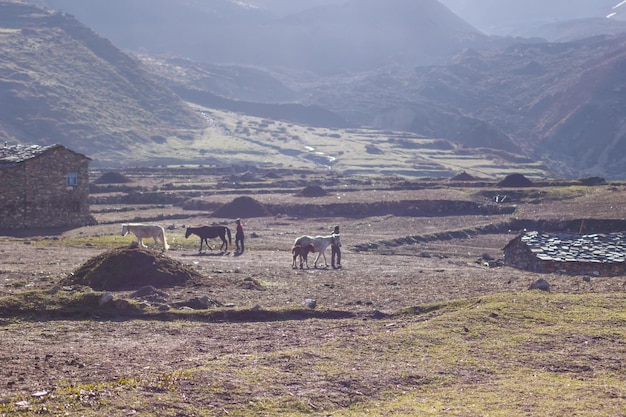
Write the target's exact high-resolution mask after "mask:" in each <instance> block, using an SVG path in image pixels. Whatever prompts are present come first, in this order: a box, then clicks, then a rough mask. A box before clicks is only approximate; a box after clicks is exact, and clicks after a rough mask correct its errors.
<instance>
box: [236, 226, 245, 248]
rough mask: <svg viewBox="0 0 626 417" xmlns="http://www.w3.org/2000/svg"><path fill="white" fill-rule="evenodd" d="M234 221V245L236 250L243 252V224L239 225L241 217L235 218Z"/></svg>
mask: <svg viewBox="0 0 626 417" xmlns="http://www.w3.org/2000/svg"><path fill="white" fill-rule="evenodd" d="M235 223H236V224H237V232H236V233H235V246H236V247H237V252H239V253H243V251H244V243H243V241H244V238H245V236H244V234H243V226H242V225H241V219H237V220H235ZM240 245H241V250H239V249H240Z"/></svg>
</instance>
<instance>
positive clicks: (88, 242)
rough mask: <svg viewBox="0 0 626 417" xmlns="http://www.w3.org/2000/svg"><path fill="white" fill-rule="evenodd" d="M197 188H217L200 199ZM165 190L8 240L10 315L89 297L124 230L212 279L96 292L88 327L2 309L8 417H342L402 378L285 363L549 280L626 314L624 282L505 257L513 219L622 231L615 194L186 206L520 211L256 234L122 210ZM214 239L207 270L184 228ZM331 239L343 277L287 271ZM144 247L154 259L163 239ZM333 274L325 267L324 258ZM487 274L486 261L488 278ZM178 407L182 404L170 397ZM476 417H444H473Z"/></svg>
mask: <svg viewBox="0 0 626 417" xmlns="http://www.w3.org/2000/svg"><path fill="white" fill-rule="evenodd" d="M164 175H166V174H164ZM200 180H206V179H202V178H200V177H198V178H194V179H193V180H191V181H189V182H199V181H200ZM150 181H151V182H150ZM206 181H207V182H211V181H210V180H206ZM163 183H164V178H158V177H157V178H152V179H151V180H145V179H143V180H136V181H135V182H134V183H131V190H130V191H128V190H127V191H126V192H110V193H108V194H106V193H102V194H95V195H94V197H97V198H98V199H99V200H100V201H102V203H98V204H93V205H92V207H91V208H92V212H93V213H94V217H95V218H96V220H97V221H98V224H97V225H93V226H85V227H81V228H77V229H72V230H56V231H50V230H21V231H5V233H4V234H3V235H2V236H0V300H5V302H6V300H10V299H12V298H14V297H24V298H23V299H24V300H28V299H29V297H31V296H25V294H44V296H42V297H44V301H43V302H42V303H43V304H46V303H48V304H50V305H52V304H54V302H55V300H58V299H61V298H64V297H67V298H71V297H72V296H76V294H87V295H88V294H89V293H90V292H93V290H91V289H89V288H84V287H81V286H80V285H75V284H72V283H71V277H72V274H73V273H74V272H75V271H76V270H77V269H78V268H79V267H80V266H81V265H83V264H84V263H85V262H87V261H88V260H90V259H92V258H94V257H96V256H100V255H102V254H103V253H107V251H111V250H116V248H117V249H119V248H127V247H129V246H130V245H131V243H132V242H133V240H134V237H133V236H125V237H122V236H121V235H120V231H121V224H122V223H124V222H128V221H145V222H149V223H158V224H161V225H162V226H163V227H165V229H166V236H167V239H168V242H169V244H170V249H169V250H168V251H167V252H165V253H162V252H161V251H159V250H158V248H152V249H151V250H149V251H148V253H149V254H150V255H151V256H154V257H155V259H157V258H158V259H165V260H166V261H168V262H175V263H176V264H177V265H181V266H183V267H184V268H187V269H189V270H192V271H194V272H197V273H198V274H199V276H200V277H201V278H200V279H193V280H190V281H189V282H187V283H182V284H180V285H174V286H170V285H151V283H150V277H149V276H147V277H145V280H142V281H141V282H137V283H136V285H131V287H132V288H126V289H123V290H119V291H116V290H111V291H105V292H110V293H111V298H112V301H111V303H114V302H115V301H116V300H118V302H117V304H114V306H113V307H110V308H108V309H106V310H105V309H99V307H101V306H100V305H99V303H100V302H101V301H100V300H101V297H102V292H98V291H96V292H93V293H94V294H96V295H97V298H96V300H97V301H96V305H95V306H94V308H93V309H92V310H89V309H87V308H84V309H78V310H76V312H75V313H72V314H69V313H67V312H63V311H62V310H61V311H56V312H54V311H52V310H46V309H45V308H44V310H45V313H36V312H34V311H41V308H42V307H41V306H39V307H38V308H39V310H37V309H35V310H33V311H26V312H21V313H20V312H15V314H10V312H7V311H6V310H1V311H2V312H3V314H2V317H0V363H2V370H1V371H0V411H2V413H1V415H7V413H8V414H11V413H16V415H31V414H30V413H32V415H35V414H46V413H47V414H49V415H63V413H67V415H81V414H82V415H101V413H103V412H105V413H106V414H108V415H132V414H135V413H139V414H140V415H265V414H267V415H270V414H272V413H269V414H268V413H267V411H263V410H264V408H263V407H260V406H259V407H260V408H258V409H256V408H255V407H256V406H254V407H253V406H251V405H250V404H252V403H255V404H257V406H258V404H259V403H263V402H264V401H267V402H270V399H271V398H280V400H276V401H277V402H282V401H284V398H285V396H287V397H293V398H294V400H295V399H298V398H300V399H302V400H301V401H302V404H301V405H299V406H297V407H295V406H294V407H291V408H290V407H286V410H291V411H285V415H295V411H293V410H296V409H297V410H299V412H302V413H304V414H314V415H317V414H315V413H319V415H335V414H333V410H334V411H337V410H340V409H342V408H343V407H347V406H351V405H354V404H358V403H360V402H364V401H365V399H366V398H379V397H380V396H381V395H383V393H384V392H385V391H386V390H388V389H390V387H392V386H394V380H393V378H395V377H397V375H395V373H393V372H392V373H390V374H389V375H370V374H368V371H364V372H363V374H360V376H357V375H358V373H357V372H353V370H348V369H346V370H345V372H346V373H348V374H350V375H352V376H351V377H350V378H351V379H333V378H330V377H328V376H326V377H324V376H323V375H318V374H316V373H315V372H314V371H312V370H309V368H308V367H307V363H308V361H307V358H306V353H300V354H298V355H297V356H298V359H297V361H296V360H294V361H293V363H291V364H289V363H287V362H289V361H288V360H286V359H285V358H287V357H288V356H290V353H289V352H295V351H298V352H303V351H304V352H306V351H307V349H310V348H311V347H312V346H321V345H326V344H328V345H332V346H343V347H349V346H351V345H352V344H353V343H356V341H358V340H366V339H368V338H374V337H380V334H384V333H388V332H390V331H399V330H400V329H402V328H404V327H407V326H409V325H410V324H411V323H415V322H421V321H424V320H428V317H427V316H426V317H424V316H408V317H404V318H399V316H397V313H398V312H400V311H402V310H403V309H407V308H418V309H419V308H420V307H419V306H428V305H433V304H437V303H447V302H451V301H454V300H476V299H477V298H478V299H480V298H481V297H488V296H492V295H494V296H495V295H498V294H520V293H526V292H528V287H529V285H530V284H532V283H533V282H534V281H536V280H537V279H539V278H543V279H546V280H547V281H549V283H550V285H551V293H552V294H565V295H568V294H570V295H582V294H599V295H607V294H613V296H618V297H622V298H621V299H622V302H623V295H624V291H625V290H626V277H623V276H618V277H591V278H589V277H581V276H565V275H547V276H546V275H540V274H534V273H530V272H526V271H521V270H517V269H513V268H509V267H506V266H503V265H502V263H501V262H499V261H501V259H502V256H503V254H502V248H503V247H504V246H505V245H506V244H507V243H508V242H509V241H510V240H511V239H513V238H514V237H515V236H516V235H517V234H518V233H519V230H506V225H507V224H512V223H511V222H512V221H513V220H517V221H519V220H520V219H521V220H527V221H529V222H531V221H536V220H545V221H553V222H555V223H554V224H558V222H565V221H570V220H578V219H615V220H620V221H621V220H623V218H624V217H625V216H624V207H626V206H625V205H624V203H625V201H624V200H626V196H625V194H626V193H625V192H624V186H623V185H622V184H608V185H602V186H596V187H583V186H579V185H576V184H573V185H572V184H566V185H558V186H542V187H532V188H528V189H508V190H502V189H498V188H497V187H480V188H474V187H471V186H466V185H464V186H462V187H458V186H454V185H450V184H447V183H445V182H443V181H442V182H441V183H439V184H437V185H436V186H432V185H430V186H428V187H407V189H405V190H401V189H400V190H398V189H397V184H395V183H394V184H392V183H390V182H385V181H380V182H378V183H376V184H373V185H372V184H368V185H367V186H357V185H354V184H352V185H350V186H347V185H344V184H341V182H339V183H337V184H334V185H332V186H324V185H323V186H322V188H324V189H326V190H327V191H328V194H327V195H325V196H323V197H314V198H306V197H304V198H303V197H300V196H296V193H297V191H298V190H300V189H301V188H302V187H301V186H300V183H298V182H295V186H294V187H293V189H292V190H285V188H284V187H278V188H273V186H272V183H271V182H268V183H267V184H265V185H264V187H257V188H252V187H250V188H245V186H244V187H238V188H236V189H232V190H230V189H224V190H222V191H223V192H222V193H221V194H220V193H217V192H207V191H206V189H205V190H201V191H200V192H199V193H197V192H196V193H195V194H194V197H193V198H196V199H199V200H202V201H203V204H207V205H211V204H215V206H211V207H215V208H219V204H225V203H228V202H231V201H233V200H234V199H235V198H237V197H240V196H248V197H252V198H254V200H255V201H257V202H259V203H260V204H267V205H268V206H271V205H272V204H278V203H277V201H278V200H280V204H281V207H289V206H290V205H293V206H298V205H303V204H312V205H317V206H321V207H322V210H323V207H325V206H330V205H331V204H336V203H337V202H338V201H339V202H342V203H343V202H348V203H350V204H361V203H362V204H365V205H366V206H367V205H368V204H370V205H373V204H375V203H379V202H386V203H388V204H392V203H393V202H398V204H399V205H402V204H404V203H402V204H401V203H400V202H405V201H409V203H406V204H409V205H410V204H415V203H414V202H415V201H469V202H476V203H477V204H482V205H484V206H491V205H494V203H493V199H492V196H493V195H495V194H498V195H507V196H511V197H510V198H509V200H508V201H507V200H505V203H504V206H506V208H508V209H510V210H508V211H502V210H501V211H498V210H499V209H501V208H502V207H503V205H500V206H499V207H495V206H496V205H494V208H493V210H491V211H489V212H487V211H485V212H484V213H470V214H465V213H455V212H447V211H446V209H445V208H444V209H442V211H441V212H440V213H436V212H434V213H431V214H430V215H424V214H423V213H421V212H416V213H417V214H418V215H396V214H393V209H392V210H390V211H389V212H388V213H385V212H379V213H375V214H376V215H370V214H369V213H368V212H367V211H363V212H360V213H359V210H364V209H363V207H364V206H362V205H357V206H355V207H356V208H355V210H356V212H354V213H353V215H351V216H333V215H331V214H330V213H329V215H328V216H316V217H306V216H296V215H293V214H290V213H289V212H288V211H289V210H288V209H286V210H285V211H286V212H284V213H272V214H271V215H269V216H263V217H243V216H233V217H231V218H226V217H219V218H218V217H213V216H212V211H213V210H185V209H183V208H182V204H162V203H159V202H158V201H155V202H153V203H145V204H124V203H120V202H119V201H117V200H116V199H118V200H119V198H118V197H120V196H124V195H128V194H129V193H130V194H132V193H133V192H134V191H133V190H132V187H133V186H135V187H142V189H143V190H145V189H150V190H157V189H158V188H159V187H160V185H162V184H163ZM359 187H360V188H359ZM174 188H176V187H174ZM412 188H413V189H412ZM157 191H159V190H157ZM169 192H171V191H169ZM185 192H189V190H186V191H185ZM105 197H106V198H105ZM113 197H115V198H113ZM218 200H219V201H221V203H220V202H217V201H218ZM411 202H413V203H411ZM348 203H346V204H348ZM444 206H445V205H444ZM235 217H242V222H243V224H244V229H245V233H246V241H245V243H246V250H245V252H244V253H243V254H237V253H235V251H234V228H235V227H234V226H235V225H234V218H235ZM211 223H219V224H224V225H227V226H229V227H230V228H231V229H232V230H233V245H232V246H231V247H230V249H229V250H228V251H225V252H221V251H219V250H218V249H217V247H219V242H218V241H217V240H213V241H211V244H212V245H214V246H216V249H214V250H208V251H207V250H205V251H203V252H202V253H199V252H198V247H199V243H200V242H199V239H198V238H197V237H196V236H191V237H189V238H185V236H184V235H185V229H186V227H188V226H198V225H203V224H211ZM334 225H340V226H341V236H342V243H343V247H342V268H341V269H332V268H330V267H327V266H326V265H325V263H324V259H323V258H321V260H320V261H318V268H314V267H313V261H314V259H315V257H313V258H310V259H309V266H310V268H308V269H307V268H304V269H299V268H298V269H294V268H292V259H291V253H290V249H291V246H292V245H293V242H294V240H295V239H296V238H297V237H298V236H300V235H302V234H311V235H320V234H328V233H330V232H331V231H332V228H333V226H334ZM489 225H505V226H499V227H498V228H497V230H498V232H497V233H481V232H479V231H480V230H484V229H485V227H486V226H489ZM490 230H491V229H490ZM459 233H460V234H459ZM415 237H424V239H421V240H420V239H415ZM146 243H148V244H149V245H152V240H151V239H147V240H146ZM314 255H315V254H313V256H314ZM326 257H327V260H328V264H330V250H329V251H328V252H327V253H326ZM486 259H491V260H493V262H492V265H491V266H489V265H486V263H485V260H486ZM118 272H119V273H122V272H123V271H118ZM68 279H69V281H68ZM146 288H147V289H146ZM139 290H142V291H143V292H141V291H139ZM87 295H85V297H87ZM37 297H40V295H38V296H37ZM46 297H48V298H46ZM32 298H36V297H35V296H34V295H33V296H32ZM119 300H126V301H125V302H121V301H119ZM306 300H315V307H314V308H310V306H307V305H305V304H306V303H305V301H306ZM309 302H310V301H309ZM424 309H425V311H426V310H428V309H427V308H426V307H424ZM131 311H132V314H131ZM142 311H143V312H146V314H142V313H141V312H142ZM148 313H149V314H148ZM195 313H198V314H195ZM623 348H624V346H623V343H621V344H620V349H623ZM320 354H321V353H319V352H317V353H315V355H320ZM267 355H270V356H267ZM303 355H304V356H303ZM251 357H258V361H259V362H258V364H256V365H255V366H256V368H258V369H264V368H267V372H270V373H271V372H273V371H272V366H274V365H273V364H276V363H282V365H281V367H284V371H285V373H284V374H282V378H283V383H281V385H280V386H274V385H272V384H264V383H263V381H262V380H258V381H256V382H252V381H250V380H248V379H246V377H245V376H243V375H239V376H237V368H238V361H239V360H241V361H249V360H250V358H251ZM270 357H271V358H273V359H271V360H270V359H269V358H270ZM281 358H283V359H281ZM265 361H270V362H272V363H265ZM285 361H286V362H285ZM311 361H313V362H314V360H313V359H311ZM283 362H284V363H283ZM212 363H213V364H214V365H215V368H212V365H211V364H212ZM218 363H219V366H218ZM225 364H227V365H225ZM247 366H250V365H247ZM194 369H195V370H196V371H191V370H194ZM621 369H622V370H623V363H622V368H621ZM196 372H201V373H203V374H204V375H203V376H202V377H199V376H198V374H197V373H196ZM308 372H311V374H310V375H309V374H308ZM398 372H399V371H398ZM192 373H193V376H191V374H192ZM255 378H260V377H259V376H258V375H257V376H255ZM309 378H310V380H311V381H315V383H313V384H305V385H306V386H304V387H303V386H302V383H303V380H308V379H309ZM270 379H272V378H270ZM198 381H207V384H208V385H211V384H213V385H212V386H213V388H212V389H211V390H210V392H207V391H203V390H202V389H201V387H199V386H197V385H196V384H198V383H199V382H198ZM208 381H210V383H209V382H208ZM217 381H219V384H217ZM309 382H310V381H309ZM396 382H397V381H396ZM405 383H406V381H404V382H402V383H399V382H398V384H400V385H403V384H405ZM215 384H217V385H215ZM218 385H219V389H218ZM244 386H245V389H244ZM290 387H292V388H290ZM618 391H619V394H618V396H619V395H623V390H622V389H619V390H618ZM172 392H174V393H175V397H176V399H173V398H172V397H171V396H169V395H170V394H168V393H172ZM55 398H60V399H62V400H59V401H55ZM1 407H4V408H1ZM273 409H274V411H275V412H276V410H280V409H281V408H280V407H279V406H276V408H273ZM531 409H532V408H531ZM255 410H256V411H255ZM440 411H441V410H440ZM465 411H466V412H463V410H462V409H457V410H456V411H455V412H450V413H446V412H441V413H440V415H441V414H450V415H474V414H473V413H471V412H467V410H465ZM535 411H536V410H535ZM75 413H77V414H75ZM291 413H294V414H291ZM459 413H460V414H459ZM279 414H280V413H279ZM366 414H368V413H366V412H363V413H359V412H356V413H355V415H366ZM526 414H527V415H538V414H533V412H529V413H526ZM337 415H339V414H337ZM433 415H436V414H433Z"/></svg>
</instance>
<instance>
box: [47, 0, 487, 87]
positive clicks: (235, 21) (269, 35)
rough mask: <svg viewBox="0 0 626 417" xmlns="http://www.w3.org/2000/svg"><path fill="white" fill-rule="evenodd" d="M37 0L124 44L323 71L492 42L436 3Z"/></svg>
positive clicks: (445, 53)
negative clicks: (288, 9) (288, 7)
mask: <svg viewBox="0 0 626 417" xmlns="http://www.w3.org/2000/svg"><path fill="white" fill-rule="evenodd" d="M38 3H40V4H44V5H46V6H49V7H52V8H55V9H61V10H67V11H69V12H70V13H73V14H75V15H76V16H77V17H78V18H80V19H82V20H83V21H85V22H86V23H87V24H89V25H90V26H91V27H94V28H95V29H96V30H98V31H99V32H100V33H102V34H104V35H105V36H107V37H109V38H110V39H111V40H112V41H113V42H114V43H115V44H116V45H117V46H118V47H121V48H124V49H129V50H135V51H141V52H142V53H148V54H161V53H168V54H176V55H179V56H181V55H182V56H185V57H187V58H190V59H192V60H195V61H199V62H210V63H213V64H238V65H250V66H263V67H272V68H274V69H275V70H276V69H280V68H289V69H291V70H299V71H304V72H309V71H314V72H317V73H319V74H324V75H328V74H337V73H342V72H345V71H363V70H370V69H373V68H378V67H380V66H384V65H390V64H397V63H401V64H403V65H404V64H406V65H423V64H431V63H435V62H442V60H444V59H445V58H447V57H449V56H450V53H454V52H456V51H458V50H461V49H463V48H464V47H471V46H476V45H477V44H480V43H481V42H489V40H488V39H487V38H486V37H485V36H483V35H482V34H481V33H480V32H479V31H478V30H476V29H475V28H473V27H471V26H470V25H469V24H467V23H466V22H464V21H463V20H462V19H460V18H459V17H458V16H456V15H454V14H453V13H452V12H450V11H449V10H448V9H447V8H445V7H444V6H442V5H441V3H439V2H438V1H436V0H386V1H381V0H349V1H342V2H340V3H334V4H321V5H319V3H313V4H314V5H316V7H312V8H309V9H306V10H304V11H300V12H298V13H295V14H291V15H287V16H284V15H282V16H281V17H276V14H275V13H272V12H271V11H269V10H268V9H267V8H263V7H249V5H250V4H252V5H254V4H256V3H255V2H254V1H250V2H234V1H230V0H210V1H189V2H184V3H181V2H179V1H173V0H127V1H124V2H111V1H109V0H90V1H89V2H80V3H77V2H76V1H73V0H39V1H38ZM260 3H263V2H260ZM96 11H102V12H99V13H96ZM127 21H131V22H132V23H131V24H125V22H127ZM383 34H385V36H382V35H383ZM386 37H391V38H390V39H388V40H387V39H385V38H386Z"/></svg>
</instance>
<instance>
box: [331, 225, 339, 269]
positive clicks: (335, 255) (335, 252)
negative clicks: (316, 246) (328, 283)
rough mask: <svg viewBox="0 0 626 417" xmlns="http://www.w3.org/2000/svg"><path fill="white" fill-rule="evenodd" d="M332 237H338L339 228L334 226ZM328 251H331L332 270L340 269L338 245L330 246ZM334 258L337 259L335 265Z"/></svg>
mask: <svg viewBox="0 0 626 417" xmlns="http://www.w3.org/2000/svg"><path fill="white" fill-rule="evenodd" d="M333 235H339V226H335V229H334V230H333ZM330 251H331V255H330V264H331V266H332V267H333V269H338V268H341V248H340V247H339V245H337V244H335V243H333V244H331V245H330ZM335 258H337V263H336V264H335Z"/></svg>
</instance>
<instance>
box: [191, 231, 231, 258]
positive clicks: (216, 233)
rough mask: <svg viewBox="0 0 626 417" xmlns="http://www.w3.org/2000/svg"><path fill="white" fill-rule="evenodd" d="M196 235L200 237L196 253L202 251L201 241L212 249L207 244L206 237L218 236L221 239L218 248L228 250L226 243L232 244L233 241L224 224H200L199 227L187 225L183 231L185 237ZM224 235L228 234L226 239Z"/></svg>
mask: <svg viewBox="0 0 626 417" xmlns="http://www.w3.org/2000/svg"><path fill="white" fill-rule="evenodd" d="M192 234H193V235H196V236H199V237H200V250H199V251H198V253H200V252H202V242H204V243H206V246H207V248H209V249H211V250H213V248H212V247H211V246H209V241H208V239H213V238H216V237H219V238H220V239H222V245H221V246H220V250H222V251H223V250H224V249H226V250H228V245H229V244H230V245H232V244H233V241H232V238H231V234H230V229H229V228H228V227H226V226H200V227H188V228H187V231H186V232H185V238H188V237H189V236H191V235H192ZM226 235H228V241H226Z"/></svg>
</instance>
